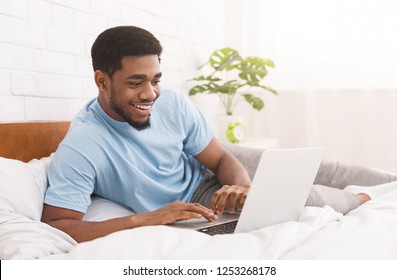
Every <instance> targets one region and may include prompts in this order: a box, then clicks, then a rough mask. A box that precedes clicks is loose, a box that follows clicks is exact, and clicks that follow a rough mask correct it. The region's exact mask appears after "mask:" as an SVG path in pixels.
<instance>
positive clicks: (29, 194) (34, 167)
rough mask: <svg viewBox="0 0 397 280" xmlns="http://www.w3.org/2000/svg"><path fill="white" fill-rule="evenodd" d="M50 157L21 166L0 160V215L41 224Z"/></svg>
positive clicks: (5, 159) (20, 163)
mask: <svg viewBox="0 0 397 280" xmlns="http://www.w3.org/2000/svg"><path fill="white" fill-rule="evenodd" d="M50 161H51V157H45V158H42V159H40V160H37V159H36V160H32V161H30V162H28V163H24V162H22V161H19V160H12V159H8V158H2V157H0V211H3V212H10V213H17V214H20V215H22V216H25V217H27V218H30V219H32V220H35V221H40V219H41V213H42V211H43V201H44V193H45V191H46V189H47V170H48V166H49V164H50Z"/></svg>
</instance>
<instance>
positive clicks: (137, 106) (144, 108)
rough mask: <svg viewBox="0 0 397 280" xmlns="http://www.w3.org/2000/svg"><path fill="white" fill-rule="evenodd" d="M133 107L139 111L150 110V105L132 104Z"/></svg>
mask: <svg viewBox="0 0 397 280" xmlns="http://www.w3.org/2000/svg"><path fill="white" fill-rule="evenodd" d="M134 106H135V107H136V108H138V109H141V110H147V109H149V108H150V105H146V106H145V105H135V104H134Z"/></svg>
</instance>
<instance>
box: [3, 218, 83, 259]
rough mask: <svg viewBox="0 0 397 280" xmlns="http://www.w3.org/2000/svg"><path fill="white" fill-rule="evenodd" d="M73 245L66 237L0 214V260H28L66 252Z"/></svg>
mask: <svg viewBox="0 0 397 280" xmlns="http://www.w3.org/2000/svg"><path fill="white" fill-rule="evenodd" d="M76 245H77V242H76V241H75V240H73V238H71V237H70V236H69V235H67V234H66V233H64V232H62V231H60V230H58V229H56V228H53V227H51V226H49V225H47V224H45V223H42V222H39V221H32V220H31V219H29V218H26V217H24V216H22V215H19V214H16V213H9V212H2V211H0V259H2V260H13V259H14V260H15V259H18V260H30V259H38V258H43V257H47V256H49V255H52V254H64V253H67V252H69V251H70V250H71V249H73V248H74V246H76Z"/></svg>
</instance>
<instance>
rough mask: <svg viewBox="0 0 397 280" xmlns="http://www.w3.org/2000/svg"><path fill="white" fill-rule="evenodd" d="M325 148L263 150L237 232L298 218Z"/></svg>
mask: <svg viewBox="0 0 397 280" xmlns="http://www.w3.org/2000/svg"><path fill="white" fill-rule="evenodd" d="M323 150H324V149H323V148H320V147H319V148H300V149H280V150H268V151H265V152H263V154H262V157H261V160H260V162H259V164H258V167H257V170H256V173H255V177H254V179H253V182H252V186H251V188H250V191H249V193H248V196H247V199H246V201H245V204H244V207H243V209H242V211H241V214H240V218H239V221H238V223H237V227H236V230H235V233H239V232H249V231H252V230H256V229H259V228H263V227H265V226H269V225H273V224H278V223H282V222H286V221H296V220H297V219H298V218H299V216H300V214H301V212H302V210H303V207H304V206H305V203H306V200H307V198H308V196H309V193H310V190H311V187H312V185H313V181H314V178H315V176H316V174H317V171H318V168H319V166H320V163H321V160H322V157H323Z"/></svg>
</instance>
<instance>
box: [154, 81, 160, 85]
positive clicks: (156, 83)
mask: <svg viewBox="0 0 397 280" xmlns="http://www.w3.org/2000/svg"><path fill="white" fill-rule="evenodd" d="M160 82H161V81H160V80H155V81H153V85H154V86H156V85H158V84H159V83H160Z"/></svg>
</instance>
